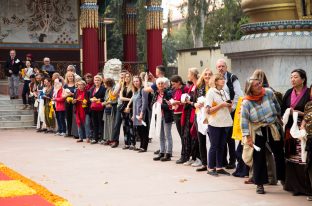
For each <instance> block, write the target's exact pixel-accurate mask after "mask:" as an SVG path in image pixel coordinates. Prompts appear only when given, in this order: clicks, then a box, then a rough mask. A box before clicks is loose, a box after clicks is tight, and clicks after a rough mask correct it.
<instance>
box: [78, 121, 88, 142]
mask: <svg viewBox="0 0 312 206" xmlns="http://www.w3.org/2000/svg"><path fill="white" fill-rule="evenodd" d="M77 126H78V125H77ZM78 135H79V139H85V138H86V128H85V124H82V125H81V126H78Z"/></svg>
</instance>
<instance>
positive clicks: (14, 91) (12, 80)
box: [8, 74, 19, 97]
mask: <svg viewBox="0 0 312 206" xmlns="http://www.w3.org/2000/svg"><path fill="white" fill-rule="evenodd" d="M8 82H9V89H10V97H15V96H18V85H19V75H18V74H12V75H11V76H10V77H8Z"/></svg>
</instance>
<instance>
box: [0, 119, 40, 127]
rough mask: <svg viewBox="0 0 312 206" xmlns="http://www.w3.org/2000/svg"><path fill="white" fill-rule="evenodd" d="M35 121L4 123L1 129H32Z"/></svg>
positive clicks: (1, 124)
mask: <svg viewBox="0 0 312 206" xmlns="http://www.w3.org/2000/svg"><path fill="white" fill-rule="evenodd" d="M33 124H34V122H33V121H2V122H0V128H17V127H32V126H33Z"/></svg>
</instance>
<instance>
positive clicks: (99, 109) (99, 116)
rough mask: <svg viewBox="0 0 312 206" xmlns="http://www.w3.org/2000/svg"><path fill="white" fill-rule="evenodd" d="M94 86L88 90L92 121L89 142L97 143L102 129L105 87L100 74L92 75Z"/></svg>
mask: <svg viewBox="0 0 312 206" xmlns="http://www.w3.org/2000/svg"><path fill="white" fill-rule="evenodd" d="M93 79H94V87H92V89H91V90H90V98H89V101H90V102H91V103H90V110H91V117H92V122H93V137H92V140H91V144H97V143H98V141H99V139H101V135H102V131H103V110H104V107H103V105H102V103H103V102H104V97H105V91H106V89H105V88H104V87H103V86H102V81H103V79H102V77H101V76H100V75H95V76H94V78H93Z"/></svg>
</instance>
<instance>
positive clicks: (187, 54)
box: [178, 47, 231, 81]
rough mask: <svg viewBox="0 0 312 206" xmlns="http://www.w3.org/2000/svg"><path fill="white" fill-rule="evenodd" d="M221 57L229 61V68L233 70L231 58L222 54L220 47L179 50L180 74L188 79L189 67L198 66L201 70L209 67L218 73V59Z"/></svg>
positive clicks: (184, 78)
mask: <svg viewBox="0 0 312 206" xmlns="http://www.w3.org/2000/svg"><path fill="white" fill-rule="evenodd" d="M220 58H222V59H225V60H226V61H227V64H228V68H229V70H231V60H229V59H228V58H226V57H225V56H224V55H223V54H221V50H220V48H217V47H214V48H197V49H185V50H178V74H179V75H180V76H181V77H182V79H183V80H184V81H186V80H187V71H188V68H191V67H196V68H198V69H199V70H200V71H203V70H204V69H205V68H207V67H208V68H210V69H211V70H212V71H213V73H216V72H217V71H216V61H217V60H218V59H220ZM201 62H202V64H201Z"/></svg>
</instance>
